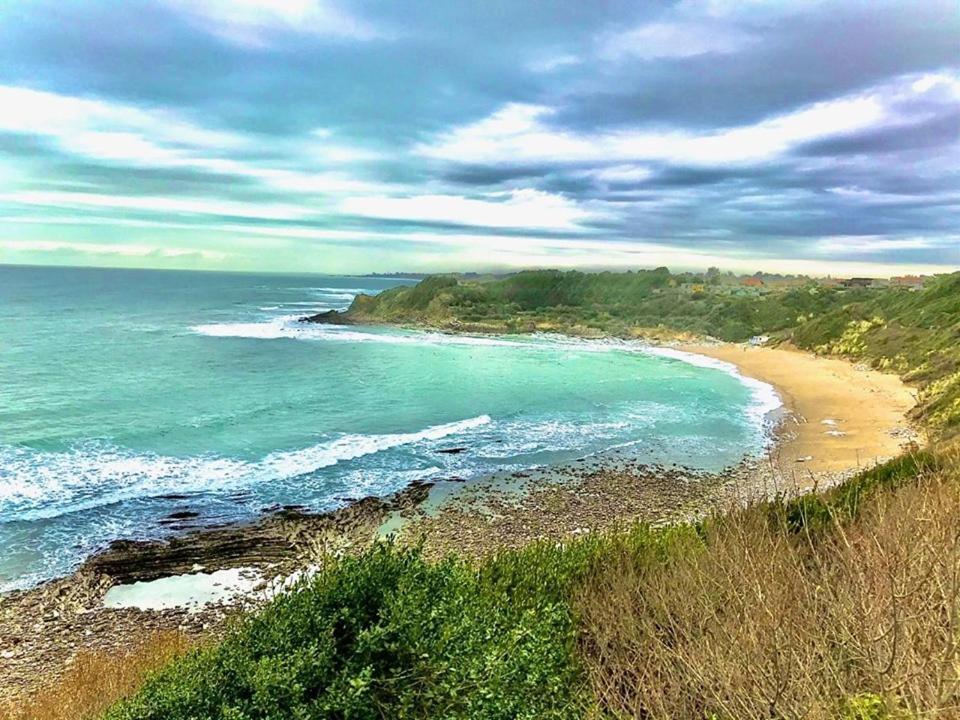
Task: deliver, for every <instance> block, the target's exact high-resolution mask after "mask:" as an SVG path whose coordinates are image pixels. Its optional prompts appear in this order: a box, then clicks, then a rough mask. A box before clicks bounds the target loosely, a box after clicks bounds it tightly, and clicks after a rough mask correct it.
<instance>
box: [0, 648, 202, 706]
mask: <svg viewBox="0 0 960 720" xmlns="http://www.w3.org/2000/svg"><path fill="white" fill-rule="evenodd" d="M191 645H192V643H191V641H190V640H189V639H188V638H187V636H186V635H184V634H182V633H179V632H171V631H161V632H154V633H149V634H146V635H145V636H144V637H143V638H142V639H141V640H140V642H138V643H135V644H134V645H133V647H131V648H130V649H128V650H127V652H125V653H123V654H120V655H118V654H117V653H115V652H112V653H108V652H105V651H92V652H84V653H80V654H79V655H78V656H77V657H76V659H75V660H74V662H73V663H72V664H71V665H70V667H69V669H68V670H67V672H66V673H65V674H64V676H63V677H62V678H61V679H60V680H59V681H58V682H57V683H55V684H53V685H51V686H50V687H48V688H47V689H46V690H45V691H44V692H42V693H41V694H40V695H39V696H37V697H36V698H35V699H34V700H33V702H31V703H28V704H26V705H21V706H17V707H13V706H11V707H3V704H2V703H0V718H3V719H4V720H96V719H97V718H100V717H102V716H103V713H104V712H106V711H107V710H108V709H109V707H110V706H111V705H113V704H114V703H115V702H116V701H117V698H121V697H125V696H128V695H131V694H133V693H134V692H136V691H137V689H138V688H139V687H140V686H141V685H143V682H144V679H145V678H146V677H147V675H148V674H150V673H152V672H155V671H156V670H158V669H159V668H161V667H163V666H164V665H166V664H167V663H169V662H170V661H171V660H173V659H174V658H177V657H182V656H183V655H185V654H186V652H187V650H189V649H190V647H191Z"/></svg>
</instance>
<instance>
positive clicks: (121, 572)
mask: <svg viewBox="0 0 960 720" xmlns="http://www.w3.org/2000/svg"><path fill="white" fill-rule="evenodd" d="M658 347H661V348H664V349H667V350H674V351H679V352H682V353H685V354H688V353H689V354H694V355H698V356H702V357H705V358H711V359H713V360H714V361H720V362H723V363H729V364H730V365H732V366H734V367H735V368H736V369H737V371H738V372H739V374H741V375H742V376H743V378H747V379H751V378H752V379H754V380H758V381H761V382H763V383H767V384H769V385H772V386H773V387H774V388H775V389H776V392H777V394H778V395H779V397H780V398H781V400H782V402H783V408H784V410H783V412H782V415H781V417H780V422H779V424H778V426H777V427H776V428H774V430H773V435H772V441H771V445H770V448H769V451H768V453H767V456H766V457H763V458H753V459H752V460H748V461H745V462H743V463H741V464H740V465H738V466H736V467H733V468H728V469H727V470H726V471H724V472H722V473H700V472H697V471H691V470H690V469H689V468H683V467H680V466H672V467H663V466H659V465H652V466H651V465H643V464H641V463H639V462H631V461H628V460H626V459H624V458H620V459H618V458H617V457H616V456H615V454H614V453H604V454H601V455H600V456H597V457H591V458H589V459H581V461H578V462H579V463H580V464H579V465H578V464H571V466H570V467H560V468H546V469H540V470H538V471H536V472H521V473H514V474H513V476H512V477H513V478H514V479H515V481H516V482H515V484H516V485H517V487H518V488H520V492H517V491H516V490H517V488H509V487H508V486H509V485H510V484H511V481H510V480H508V479H505V478H499V480H498V479H497V478H495V477H490V478H487V479H485V480H477V481H472V482H470V483H466V484H461V483H455V482H441V483H430V482H420V483H415V484H414V485H412V486H410V487H409V488H407V489H406V490H403V491H400V493H396V494H394V495H392V496H388V497H385V498H372V497H371V498H364V499H362V500H358V501H355V502H353V503H351V504H350V505H347V506H346V507H344V508H341V509H339V510H335V511H332V512H330V513H323V514H314V513H300V512H287V513H275V514H272V515H267V516H264V517H263V518H261V519H259V520H257V521H255V522H252V523H248V524H244V525H236V526H228V527H222V528H205V529H200V530H196V531H191V532H189V533H187V534H186V535H184V536H179V537H178V538H176V539H174V540H173V541H156V542H129V541H128V542H124V541H118V542H115V543H114V544H113V545H112V546H111V548H109V549H107V550H106V551H102V552H100V553H97V554H96V555H93V556H91V557H90V558H88V559H87V560H86V561H85V562H84V563H83V565H82V566H81V567H80V569H78V570H77V571H76V572H74V573H73V574H71V575H69V576H66V577H63V578H58V579H55V580H51V581H48V582H45V583H42V584H41V585H39V586H37V587H35V588H33V589H30V590H22V591H13V592H10V593H4V594H0V646H2V647H3V653H2V654H0V706H2V702H3V701H5V700H11V699H14V698H17V697H23V696H24V695H25V694H27V693H29V692H30V691H31V690H32V689H34V688H36V687H38V686H39V685H40V684H41V682H48V681H49V680H50V679H51V678H53V677H56V676H57V675H58V674H59V673H60V672H61V671H62V670H63V669H64V668H65V667H66V666H67V665H68V664H69V662H71V659H72V657H74V656H75V655H76V653H77V652H78V651H82V650H88V649H107V650H109V649H115V648H118V647H122V646H123V645H125V644H126V643H127V641H128V640H129V638H130V636H131V635H135V634H137V633H142V632H143V631H145V630H147V629H167V628H170V629H180V630H182V631H184V632H186V633H187V634H189V635H193V636H202V635H207V634H215V633H216V632H218V628H221V627H222V626H223V622H224V620H225V619H226V618H227V617H229V616H230V615H231V614H232V613H234V612H236V611H237V610H238V609H242V608H243V607H250V606H255V605H256V604H257V603H258V602H262V599H263V598H262V597H260V596H263V595H265V594H266V590H267V589H268V587H269V586H270V580H269V578H272V579H273V582H274V584H275V583H276V581H277V580H280V581H281V582H282V579H283V578H284V577H289V576H290V575H293V574H296V573H298V572H302V571H303V570H304V569H307V568H309V567H311V562H312V561H313V560H315V558H316V557H317V555H318V554H320V553H322V552H331V551H332V552H334V553H339V552H350V551H352V550H354V549H357V548H362V547H365V546H368V545H369V544H372V543H374V542H376V541H377V539H378V538H380V537H382V536H383V534H384V533H383V529H384V528H385V527H387V528H389V529H390V530H392V531H395V534H396V536H397V538H398V541H399V542H423V543H424V548H425V551H426V552H427V553H428V555H431V556H440V555H443V554H446V553H448V552H457V553H458V554H461V555H464V556H466V557H475V556H478V555H482V554H485V553H487V552H491V551H495V550H497V549H501V548H506V547H518V546H521V545H523V544H526V543H528V542H531V541H533V540H537V539H544V538H550V539H555V540H558V541H560V540H562V539H563V538H569V537H575V536H577V535H580V534H582V533H587V532H594V531H599V530H604V529H610V528H612V527H616V526H617V525H619V524H622V523H624V522H631V521H634V520H638V519H639V520H642V521H645V522H649V523H651V524H665V523H671V522H678V521H683V520H689V519H692V518H693V517H696V516H697V515H698V514H699V515H702V514H703V513H704V512H707V511H709V510H710V509H712V508H716V507H717V506H718V505H719V504H726V503H730V502H744V501H749V500H750V499H757V498H759V497H765V496H769V495H770V494H771V493H777V492H784V491H790V492H803V491H807V490H809V489H811V488H813V487H823V486H825V485H829V484H833V483H835V482H838V481H839V480H842V479H844V478H845V477H848V476H849V475H851V474H853V473H854V472H856V470H857V469H863V468H865V467H869V466H871V465H873V464H875V463H876V462H878V461H880V460H881V459H887V458H889V457H893V456H895V455H897V454H899V452H901V450H902V446H903V445H904V444H905V443H906V442H911V441H913V440H915V439H920V440H922V435H921V434H919V433H918V432H917V431H916V430H915V429H914V428H913V427H912V426H911V425H910V424H909V422H908V420H907V412H908V411H909V410H910V408H912V407H913V405H914V401H915V397H914V396H913V393H912V391H911V389H910V388H909V387H908V386H906V385H904V384H903V383H902V382H901V381H900V380H899V378H897V377H896V376H893V375H888V374H884V373H880V372H878V371H874V370H869V369H866V368H862V367H858V366H854V365H852V364H850V363H848V362H846V361H844V360H838V359H833V358H819V357H817V356H813V355H810V354H807V353H804V352H801V351H797V350H792V349H787V348H765V347H759V348H749V347H745V346H741V345H733V344H728V343H724V344H705V343H694V342H690V341H688V340H686V339H684V340H682V341H679V342H674V343H671V344H667V343H663V344H662V345H659V346H658ZM664 354H666V353H664ZM827 420H830V421H832V423H829V424H824V421H827ZM224 570H237V571H241V570H242V571H250V572H253V571H259V573H260V576H259V580H258V581H257V582H252V581H251V582H249V583H246V584H245V585H244V592H241V593H239V594H238V595H237V596H235V597H231V598H229V599H226V600H224V599H223V598H222V597H221V598H220V600H221V601H220V602H212V603H210V604H208V605H204V606H202V607H199V608H198V607H164V608H162V609H152V610H141V609H137V608H136V607H129V606H115V607H106V606H105V605H104V599H105V597H106V595H107V593H108V591H109V590H110V588H111V587H114V588H116V587H118V586H124V587H128V588H129V587H132V585H133V584H134V583H142V582H148V581H151V580H157V579H162V578H180V579H184V578H188V579H189V578H194V577H199V576H200V575H203V576H207V575H209V574H210V573H216V572H218V571H224ZM251 587H253V588H254V592H255V593H257V595H256V596H255V597H254V596H252V594H251V591H250V589H251ZM8 648H10V649H8Z"/></svg>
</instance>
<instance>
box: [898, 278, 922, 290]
mask: <svg viewBox="0 0 960 720" xmlns="http://www.w3.org/2000/svg"><path fill="white" fill-rule="evenodd" d="M924 280H926V278H925V277H924V276H923V275H900V276H898V277H892V278H890V284H891V285H893V286H894V287H901V288H908V289H910V290H919V289H920V288H922V287H923V281H924Z"/></svg>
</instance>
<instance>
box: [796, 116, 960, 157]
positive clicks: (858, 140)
mask: <svg viewBox="0 0 960 720" xmlns="http://www.w3.org/2000/svg"><path fill="white" fill-rule="evenodd" d="M958 136H960V115H957V114H955V113H948V114H944V115H941V116H940V117H934V118H931V119H929V120H925V121H923V122H920V123H916V124H914V125H898V126H895V127H889V128H878V129H871V130H866V131H864V132H859V133H851V134H849V135H840V136H837V137H832V138H827V139H825V140H817V141H816V142H811V143H807V144H806V145H802V146H800V147H799V148H797V153H798V154H800V155H820V156H833V155H863V154H878V155H879V154H884V153H894V152H900V151H902V150H918V149H925V148H935V147H943V146H950V145H952V144H953V143H955V142H956V141H957V137H958Z"/></svg>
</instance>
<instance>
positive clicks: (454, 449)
mask: <svg viewBox="0 0 960 720" xmlns="http://www.w3.org/2000/svg"><path fill="white" fill-rule="evenodd" d="M466 451H467V448H465V447H452V448H442V449H440V450H437V452H438V453H443V454H444V455H459V454H460V453H463V452H466Z"/></svg>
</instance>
